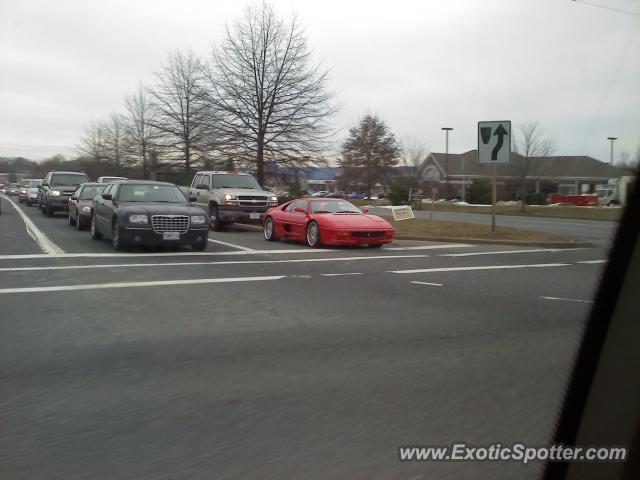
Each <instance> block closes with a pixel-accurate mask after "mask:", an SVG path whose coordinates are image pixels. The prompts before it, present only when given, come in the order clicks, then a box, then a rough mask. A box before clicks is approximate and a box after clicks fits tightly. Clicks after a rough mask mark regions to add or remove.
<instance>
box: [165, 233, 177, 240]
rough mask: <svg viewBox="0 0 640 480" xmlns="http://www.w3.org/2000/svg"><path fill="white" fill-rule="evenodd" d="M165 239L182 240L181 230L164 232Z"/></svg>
mask: <svg viewBox="0 0 640 480" xmlns="http://www.w3.org/2000/svg"><path fill="white" fill-rule="evenodd" d="M162 239H163V240H180V233H179V232H164V233H163V234H162Z"/></svg>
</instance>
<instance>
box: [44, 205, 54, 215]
mask: <svg viewBox="0 0 640 480" xmlns="http://www.w3.org/2000/svg"><path fill="white" fill-rule="evenodd" d="M44 214H45V215H46V216H47V217H53V208H51V207H50V206H49V204H48V203H46V204H45V205H44Z"/></svg>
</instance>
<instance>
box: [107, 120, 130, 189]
mask: <svg viewBox="0 0 640 480" xmlns="http://www.w3.org/2000/svg"><path fill="white" fill-rule="evenodd" d="M124 136H125V131H124V119H123V117H122V115H121V114H119V113H117V112H113V113H111V115H109V119H108V120H107V121H106V122H105V123H104V144H105V150H106V154H107V156H108V158H109V159H110V160H111V161H112V162H113V166H114V172H115V175H116V176H118V175H120V168H121V166H122V161H123V158H124V151H125V150H124V147H125V145H124V141H125V138H124Z"/></svg>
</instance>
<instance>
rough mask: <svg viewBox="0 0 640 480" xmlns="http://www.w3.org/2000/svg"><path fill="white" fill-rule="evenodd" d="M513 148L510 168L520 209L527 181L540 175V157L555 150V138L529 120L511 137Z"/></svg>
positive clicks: (525, 204)
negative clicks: (513, 153) (514, 179)
mask: <svg viewBox="0 0 640 480" xmlns="http://www.w3.org/2000/svg"><path fill="white" fill-rule="evenodd" d="M513 150H514V152H515V153H516V154H517V155H512V158H511V163H510V168H511V171H512V173H513V176H514V177H515V178H516V185H517V189H518V196H519V197H520V210H521V211H522V212H524V211H525V210H526V206H527V201H526V197H527V182H528V180H531V179H532V178H536V177H538V176H540V175H541V174H542V173H543V172H542V171H541V169H542V165H541V162H540V157H547V156H549V155H551V154H552V153H553V152H554V150H555V140H554V139H553V138H551V137H550V136H548V135H547V134H546V133H545V132H544V130H543V129H542V127H540V124H539V123H538V122H529V123H527V124H525V125H523V126H522V127H520V128H519V129H518V131H517V132H516V135H514V137H513Z"/></svg>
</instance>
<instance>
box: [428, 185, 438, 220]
mask: <svg viewBox="0 0 640 480" xmlns="http://www.w3.org/2000/svg"><path fill="white" fill-rule="evenodd" d="M437 196H438V189H437V188H436V187H433V188H432V189H431V214H430V216H429V219H430V220H433V208H434V206H435V204H436V197H437Z"/></svg>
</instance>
